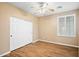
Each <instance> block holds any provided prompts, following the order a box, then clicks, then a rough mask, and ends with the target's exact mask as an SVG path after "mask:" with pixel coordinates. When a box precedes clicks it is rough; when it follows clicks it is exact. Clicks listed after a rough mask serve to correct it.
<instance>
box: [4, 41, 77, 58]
mask: <svg viewBox="0 0 79 59" xmlns="http://www.w3.org/2000/svg"><path fill="white" fill-rule="evenodd" d="M74 56H75V57H76V56H78V48H73V47H68V46H63V45H57V44H52V43H48V42H43V41H38V42H35V43H31V44H28V45H26V46H23V47H21V48H19V49H16V50H14V51H12V52H11V53H10V54H8V55H5V57H74Z"/></svg>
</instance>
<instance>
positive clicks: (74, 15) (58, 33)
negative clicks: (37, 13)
mask: <svg viewBox="0 0 79 59" xmlns="http://www.w3.org/2000/svg"><path fill="white" fill-rule="evenodd" d="M68 16H73V17H74V34H73V35H67V34H66V33H64V34H63V35H61V34H60V32H59V18H61V17H64V21H65V32H66V17H68ZM57 36H64V37H76V14H70V15H64V16H58V17H57Z"/></svg>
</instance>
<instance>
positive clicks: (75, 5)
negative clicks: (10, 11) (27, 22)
mask: <svg viewBox="0 0 79 59" xmlns="http://www.w3.org/2000/svg"><path fill="white" fill-rule="evenodd" d="M47 3H48V5H47V6H46V8H44V9H45V11H44V13H43V12H42V11H43V10H44V9H43V10H41V8H40V4H39V2H10V4H13V5H15V6H16V7H18V8H21V9H23V10H24V11H27V12H30V13H31V14H33V15H35V16H47V15H52V14H55V13H60V12H65V11H70V10H75V9H79V2H47ZM58 7H59V8H58ZM50 9H53V10H54V11H51V10H50Z"/></svg>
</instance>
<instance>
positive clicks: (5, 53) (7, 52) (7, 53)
mask: <svg viewBox="0 0 79 59" xmlns="http://www.w3.org/2000/svg"><path fill="white" fill-rule="evenodd" d="M9 53H10V51H8V52H5V53H3V54H1V55H0V57H2V56H4V55H7V54H9Z"/></svg>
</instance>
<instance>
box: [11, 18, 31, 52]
mask: <svg viewBox="0 0 79 59" xmlns="http://www.w3.org/2000/svg"><path fill="white" fill-rule="evenodd" d="M10 35H11V37H10V50H11V51H12V50H15V49H17V48H19V47H22V46H24V45H26V44H29V43H31V42H32V22H30V21H24V20H22V19H19V18H16V17H11V19H10Z"/></svg>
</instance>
